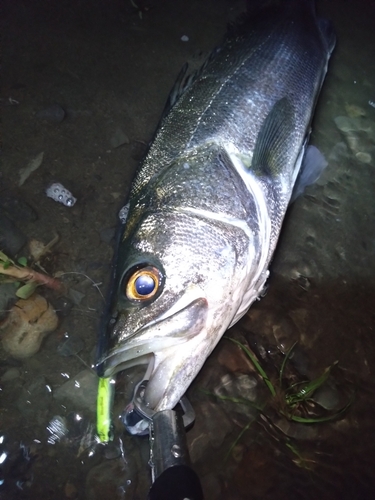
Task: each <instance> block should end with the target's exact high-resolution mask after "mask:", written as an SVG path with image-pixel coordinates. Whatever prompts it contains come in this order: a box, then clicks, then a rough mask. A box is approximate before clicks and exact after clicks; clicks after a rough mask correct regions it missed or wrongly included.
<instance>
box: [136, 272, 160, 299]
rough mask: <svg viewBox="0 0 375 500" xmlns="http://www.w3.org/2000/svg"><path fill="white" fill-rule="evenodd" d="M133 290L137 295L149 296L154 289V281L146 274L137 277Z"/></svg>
mask: <svg viewBox="0 0 375 500" xmlns="http://www.w3.org/2000/svg"><path fill="white" fill-rule="evenodd" d="M134 285H135V289H136V291H137V293H138V294H139V295H149V294H150V293H152V292H153V291H154V289H155V281H154V280H153V279H152V277H151V276H150V275H148V274H144V275H143V276H139V277H138V278H137V279H136V280H135V283H134Z"/></svg>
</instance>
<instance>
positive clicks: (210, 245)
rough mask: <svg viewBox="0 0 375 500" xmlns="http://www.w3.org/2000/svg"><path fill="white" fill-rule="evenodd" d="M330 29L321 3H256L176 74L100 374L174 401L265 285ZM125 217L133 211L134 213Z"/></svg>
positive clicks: (134, 202)
mask: <svg viewBox="0 0 375 500" xmlns="http://www.w3.org/2000/svg"><path fill="white" fill-rule="evenodd" d="M334 44H335V37H334V34H333V31H332V28H331V25H330V23H329V22H328V21H326V20H322V19H319V18H317V17H316V14H315V8H314V2H313V1H310V0H284V1H281V2H278V4H277V5H276V6H272V7H265V8H263V9H261V10H259V11H258V12H257V13H249V14H248V15H247V16H245V17H244V18H243V19H241V20H240V21H239V22H238V23H237V25H236V26H234V27H233V28H232V29H231V30H230V32H229V33H228V35H227V36H226V38H225V40H224V41H223V43H222V44H221V45H220V47H219V48H217V49H216V50H215V51H214V52H213V53H212V54H211V56H210V57H209V58H208V60H207V61H206V62H205V64H204V65H203V67H202V68H201V69H200V70H199V71H198V72H197V73H196V74H195V75H193V76H186V77H184V78H183V77H181V78H180V79H179V80H178V83H177V85H176V87H175V88H174V90H173V91H172V93H171V95H170V99H169V109H168V110H167V112H166V113H164V115H163V117H162V119H161V122H160V124H159V126H158V129H157V131H156V134H155V136H154V139H153V141H152V143H151V145H150V148H149V150H148V153H147V155H146V157H145V159H144V160H143V162H142V163H141V165H140V167H139V169H138V171H137V174H136V176H135V179H134V181H133V184H132V189H131V193H130V198H129V203H128V205H127V206H126V209H125V212H124V213H123V217H124V225H123V229H122V235H121V241H120V243H119V247H118V252H117V257H116V265H115V269H114V277H113V280H114V281H113V293H112V297H111V300H110V307H109V310H108V316H107V320H106V324H105V327H104V328H103V331H102V333H101V335H102V338H101V342H100V346H99V356H98V362H97V369H98V373H99V375H100V376H102V377H111V376H112V375H114V374H115V373H117V372H119V371H120V370H123V369H125V368H128V367H130V366H133V365H136V364H140V363H146V364H147V365H148V368H147V380H148V383H147V386H146V390H145V392H144V396H143V397H144V402H145V405H146V406H147V407H149V408H151V409H153V410H155V411H161V410H164V409H172V408H173V407H174V406H175V405H176V404H177V403H178V401H179V400H180V399H181V397H182V396H183V395H184V393H185V391H186V390H187V388H188V387H189V385H190V384H191V382H192V380H193V379H194V378H195V376H196V375H197V373H198V372H199V370H200V369H201V367H202V365H203V364H204V362H205V360H206V359H207V357H208V356H209V354H210V353H211V352H212V350H213V349H214V347H215V346H216V344H217V343H218V342H219V340H220V338H221V337H222V335H223V333H224V332H225V331H226V330H227V329H228V328H230V327H231V326H232V325H234V324H235V323H236V322H237V321H238V320H239V319H240V318H241V317H242V316H243V315H244V314H245V313H246V311H247V310H248V308H249V307H250V305H251V304H252V303H253V302H254V300H255V299H257V297H258V296H259V295H260V294H261V292H262V289H263V287H264V285H265V281H266V279H267V276H268V267H269V264H270V260H271V257H272V254H273V252H274V250H275V246H276V243H277V239H278V236H279V233H280V230H281V225H282V222H283V218H284V215H285V212H286V210H287V207H288V204H289V202H290V199H291V195H292V192H293V188H294V185H295V183H296V179H297V176H298V174H299V171H300V168H301V164H302V159H303V156H304V153H305V149H306V143H307V139H308V136H309V134H310V127H311V120H312V114H313V111H314V108H315V105H316V102H317V98H318V94H319V92H320V89H321V86H322V83H323V80H324V77H325V74H326V71H327V64H328V60H329V58H330V55H331V52H332V50H333V48H334ZM125 220H126V221H125Z"/></svg>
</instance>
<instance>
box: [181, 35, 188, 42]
mask: <svg viewBox="0 0 375 500" xmlns="http://www.w3.org/2000/svg"><path fill="white" fill-rule="evenodd" d="M188 41H189V37H188V36H187V35H182V37H181V42H188Z"/></svg>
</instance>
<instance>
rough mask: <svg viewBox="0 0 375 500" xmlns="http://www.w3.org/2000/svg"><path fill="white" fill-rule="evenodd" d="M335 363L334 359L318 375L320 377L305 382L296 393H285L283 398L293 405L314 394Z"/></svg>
mask: <svg viewBox="0 0 375 500" xmlns="http://www.w3.org/2000/svg"><path fill="white" fill-rule="evenodd" d="M337 363H338V361H335V362H334V363H333V364H332V365H331V366H329V367H328V368H326V369H325V370H324V372H323V373H322V374H321V375H320V377H318V378H316V379H315V380H312V381H311V382H309V383H308V384H306V385H305V386H304V387H302V389H300V390H299V391H298V392H297V393H296V394H290V395H286V396H285V400H286V402H287V403H288V405H294V404H297V403H300V402H302V401H305V400H306V399H308V398H309V397H311V396H312V395H313V394H314V392H315V391H316V390H317V389H319V387H321V386H322V385H323V384H324V383H325V382H326V380H327V378H328V377H329V374H330V373H331V370H332V368H333V367H334V366H336V365H337Z"/></svg>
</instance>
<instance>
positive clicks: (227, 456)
mask: <svg viewBox="0 0 375 500" xmlns="http://www.w3.org/2000/svg"><path fill="white" fill-rule="evenodd" d="M252 423H253V421H250V422H249V423H248V424H247V425H245V427H244V428H243V429H242V431H241V432H240V433H239V434H238V436H237V438H236V440H235V441H234V442H233V443H232V445H231V447H230V448H229V450H228V453H227V454H226V455H225V459H224V461H227V460H228V458H229V457H230V454H231V453H232V451H233V448H234V447H235V446H236V444H237V443H238V441H239V440H240V439H241V438H242V436H243V435H244V434H245V432H246V431H247V430H249V428H250V425H251V424H252Z"/></svg>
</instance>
